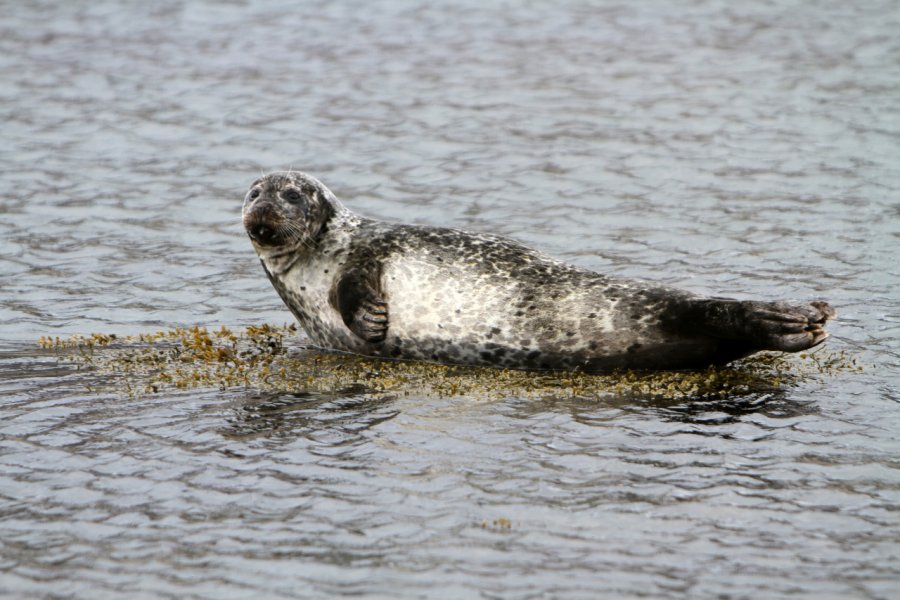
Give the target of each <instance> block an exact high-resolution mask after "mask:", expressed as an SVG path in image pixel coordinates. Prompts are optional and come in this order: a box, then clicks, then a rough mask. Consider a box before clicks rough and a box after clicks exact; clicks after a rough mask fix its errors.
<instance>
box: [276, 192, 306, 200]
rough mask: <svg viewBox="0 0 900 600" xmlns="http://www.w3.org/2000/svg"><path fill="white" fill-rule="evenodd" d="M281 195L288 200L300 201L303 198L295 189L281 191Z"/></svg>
mask: <svg viewBox="0 0 900 600" xmlns="http://www.w3.org/2000/svg"><path fill="white" fill-rule="evenodd" d="M281 197H282V198H284V199H285V200H287V201H288V202H300V200H302V199H303V196H301V195H300V192H298V191H297V190H286V191H284V192H282V193H281Z"/></svg>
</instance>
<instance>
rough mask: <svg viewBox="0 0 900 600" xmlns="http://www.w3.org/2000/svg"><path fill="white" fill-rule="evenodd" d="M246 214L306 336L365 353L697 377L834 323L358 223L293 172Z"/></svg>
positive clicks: (519, 248)
mask: <svg viewBox="0 0 900 600" xmlns="http://www.w3.org/2000/svg"><path fill="white" fill-rule="evenodd" d="M242 212H243V224H244V228H245V229H246V231H247V234H248V235H249V236H250V240H251V241H252V243H253V246H254V248H255V249H256V252H257V254H258V255H259V258H260V261H261V262H262V265H263V268H264V269H265V271H266V274H267V275H268V277H269V280H270V281H271V282H272V285H273V286H274V287H275V289H276V290H277V291H278V293H279V295H280V296H281V298H282V299H283V300H284V303H285V304H286V305H287V306H288V308H290V310H291V312H293V313H294V315H295V316H296V318H297V320H298V321H299V322H300V324H301V326H302V327H303V329H304V330H305V331H306V333H307V334H308V335H309V337H310V338H311V339H312V341H313V342H314V343H315V344H316V345H318V346H321V347H323V348H328V349H334V350H340V351H346V352H352V353H356V354H361V355H366V356H375V357H385V358H397V359H414V360H425V361H432V362H440V363H449V364H462V365H475V366H491V367H503V368H513V369H529V370H583V371H586V372H595V373H596V372H604V371H609V370H612V369H686V368H702V367H706V366H709V365H714V364H715V365H719V364H724V363H727V362H730V361H732V360H735V359H738V358H741V357H744V356H747V355H749V354H752V353H754V352H757V351H760V350H780V351H785V352H796V351H799V350H805V349H807V348H811V347H813V346H816V345H818V344H820V343H822V342H823V341H824V340H825V338H826V337H828V334H827V333H826V331H825V329H824V326H825V322H826V321H828V320H829V319H831V318H833V317H834V316H835V312H834V310H833V309H832V308H831V307H830V306H829V305H828V304H827V303H825V302H821V301H815V302H809V303H788V302H757V301H739V300H732V299H728V298H710V297H701V296H697V295H694V294H691V293H688V292H685V291H681V290H677V289H671V288H667V287H661V286H658V285H653V284H651V283H646V282H641V281H632V280H625V279H618V278H614V277H608V276H606V275H602V274H600V273H596V272H593V271H589V270H586V269H582V268H578V267H575V266H571V265H567V264H564V263H562V262H560V261H557V260H555V259H553V258H551V257H549V256H547V255H545V254H542V253H540V252H538V251H536V250H532V249H531V248H528V247H526V246H523V245H522V244H519V243H517V242H515V241H512V240H510V239H507V238H504V237H499V236H494V235H487V234H480V233H468V232H464V231H458V230H454V229H446V228H440V227H423V226H411V225H402V224H389V223H383V222H379V221H375V220H372V219H367V218H363V217H360V216H358V215H356V214H354V213H352V212H351V211H350V210H348V209H347V208H345V207H344V205H343V204H342V203H341V202H340V201H339V200H338V199H337V198H336V197H335V195H334V194H333V193H332V192H331V191H330V190H329V189H328V188H327V187H325V186H324V185H323V184H322V183H321V182H319V181H318V180H317V179H315V178H314V177H312V176H310V175H307V174H304V173H300V172H295V171H290V172H275V173H270V174H269V175H266V176H264V177H262V178H260V179H258V180H256V181H254V182H253V184H252V185H251V186H250V189H249V191H248V192H247V195H246V197H245V198H244V205H243V211H242Z"/></svg>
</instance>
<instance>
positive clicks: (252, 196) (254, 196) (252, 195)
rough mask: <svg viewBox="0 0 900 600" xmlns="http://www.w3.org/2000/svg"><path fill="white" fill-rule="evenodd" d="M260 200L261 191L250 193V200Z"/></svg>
mask: <svg viewBox="0 0 900 600" xmlns="http://www.w3.org/2000/svg"><path fill="white" fill-rule="evenodd" d="M257 198H259V190H251V191H250V199H251V200H255V199H257Z"/></svg>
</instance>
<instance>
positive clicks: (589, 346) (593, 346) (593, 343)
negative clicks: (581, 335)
mask: <svg viewBox="0 0 900 600" xmlns="http://www.w3.org/2000/svg"><path fill="white" fill-rule="evenodd" d="M588 348H590V349H591V350H596V349H597V342H591V343H590V344H588Z"/></svg>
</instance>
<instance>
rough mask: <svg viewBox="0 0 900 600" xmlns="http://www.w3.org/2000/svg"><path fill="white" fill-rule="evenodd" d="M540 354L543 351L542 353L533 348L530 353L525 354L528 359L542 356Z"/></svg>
mask: <svg viewBox="0 0 900 600" xmlns="http://www.w3.org/2000/svg"><path fill="white" fill-rule="evenodd" d="M540 355H541V353H540V352H539V351H538V350H532V351H531V352H529V353H528V354H527V355H526V356H525V358H526V359H527V360H534V359H536V358H537V357H538V356H540Z"/></svg>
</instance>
